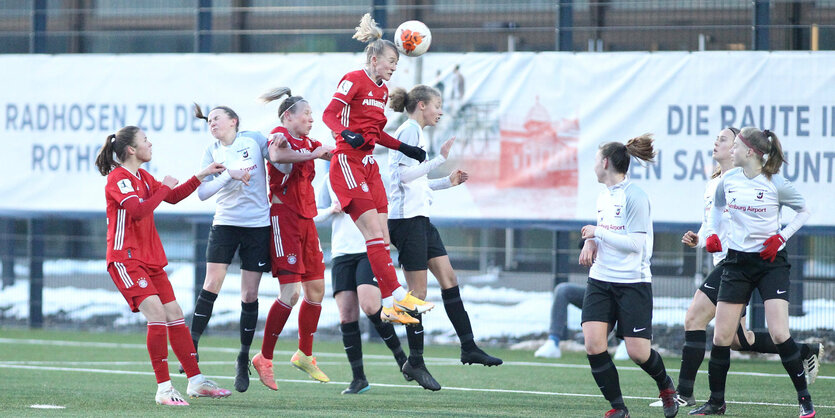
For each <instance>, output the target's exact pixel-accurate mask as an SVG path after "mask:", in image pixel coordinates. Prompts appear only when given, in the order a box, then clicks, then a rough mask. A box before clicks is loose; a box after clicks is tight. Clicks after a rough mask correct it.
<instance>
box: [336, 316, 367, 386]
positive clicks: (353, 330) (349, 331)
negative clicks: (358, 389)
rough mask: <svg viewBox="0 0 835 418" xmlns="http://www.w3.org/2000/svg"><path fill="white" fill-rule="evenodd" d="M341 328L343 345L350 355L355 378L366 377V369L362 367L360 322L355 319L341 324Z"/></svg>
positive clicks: (346, 352)
mask: <svg viewBox="0 0 835 418" xmlns="http://www.w3.org/2000/svg"><path fill="white" fill-rule="evenodd" d="M339 329H340V330H341V331H342V345H343V346H344V347H345V354H346V355H348V363H350V364H351V372H352V373H353V374H354V380H359V379H365V371H364V370H363V367H362V335H360V323H359V322H357V321H354V322H348V323H345V324H340V325H339Z"/></svg>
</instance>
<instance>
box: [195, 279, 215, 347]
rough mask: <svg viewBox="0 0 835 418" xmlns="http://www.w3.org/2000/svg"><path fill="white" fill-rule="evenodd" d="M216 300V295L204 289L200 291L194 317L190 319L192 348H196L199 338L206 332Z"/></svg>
mask: <svg viewBox="0 0 835 418" xmlns="http://www.w3.org/2000/svg"><path fill="white" fill-rule="evenodd" d="M216 299H217V293H212V292H210V291H208V290H206V289H202V290H200V295H199V296H197V303H196V304H195V305H194V315H192V317H191V339H192V341H194V348H197V342H198V341H200V336H201V335H203V331H205V330H206V325H209V318H211V317H212V308H214V306H215V300H216Z"/></svg>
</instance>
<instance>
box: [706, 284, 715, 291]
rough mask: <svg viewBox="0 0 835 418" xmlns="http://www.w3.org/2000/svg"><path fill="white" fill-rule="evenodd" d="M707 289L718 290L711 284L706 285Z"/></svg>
mask: <svg viewBox="0 0 835 418" xmlns="http://www.w3.org/2000/svg"><path fill="white" fill-rule="evenodd" d="M705 287H706V288H708V289H713V290H716V288H715V287H713V286H711V285H709V284H707V283H705Z"/></svg>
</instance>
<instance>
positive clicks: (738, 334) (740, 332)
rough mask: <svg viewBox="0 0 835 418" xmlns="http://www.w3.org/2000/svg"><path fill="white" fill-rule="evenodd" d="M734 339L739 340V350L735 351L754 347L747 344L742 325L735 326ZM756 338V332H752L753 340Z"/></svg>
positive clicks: (750, 349) (751, 349) (749, 349)
mask: <svg viewBox="0 0 835 418" xmlns="http://www.w3.org/2000/svg"><path fill="white" fill-rule="evenodd" d="M736 339H737V340H739V350H737V351H754V347H753V346H751V345H750V344H748V337H746V336H745V328H742V325H739V326H738V327H736ZM756 339H757V334H756V333H755V334H754V341H756Z"/></svg>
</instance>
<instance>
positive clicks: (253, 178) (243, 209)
mask: <svg viewBox="0 0 835 418" xmlns="http://www.w3.org/2000/svg"><path fill="white" fill-rule="evenodd" d="M268 155H269V152H268V144H267V138H265V137H264V135H262V134H261V133H260V132H254V131H243V132H238V136H237V137H235V141H234V142H232V144H231V145H228V146H226V145H223V144H222V143H221V142H220V141H219V140H217V141H215V142H213V143H212V144H211V145H209V146H208V147H206V152H205V153H204V154H203V161H202V165H201V167H205V166H207V165H209V164H211V163H212V162H218V163H221V164H223V165H224V166H226V168H229V169H237V170H244V171H248V172H249V175H250V179H249V185H245V184H244V183H243V182H241V181H237V180H232V181H228V182H227V183H226V184H225V185H224V186H223V187H222V188H221V189H220V190H219V191H218V192H217V193H216V194H215V196H216V197H217V208H216V209H215V217H214V220H213V221H212V225H231V226H242V227H249V228H254V227H262V226H269V225H270V203H269V200H268V197H267V172H266V169H265V164H266V160H265V158H266V157H267V156H268ZM218 176H219V175H211V176H207V177H206V178H205V179H203V182H204V183H207V182H210V181H217V180H218Z"/></svg>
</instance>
